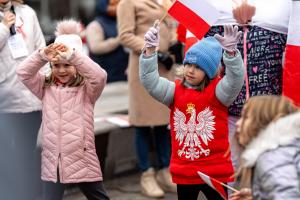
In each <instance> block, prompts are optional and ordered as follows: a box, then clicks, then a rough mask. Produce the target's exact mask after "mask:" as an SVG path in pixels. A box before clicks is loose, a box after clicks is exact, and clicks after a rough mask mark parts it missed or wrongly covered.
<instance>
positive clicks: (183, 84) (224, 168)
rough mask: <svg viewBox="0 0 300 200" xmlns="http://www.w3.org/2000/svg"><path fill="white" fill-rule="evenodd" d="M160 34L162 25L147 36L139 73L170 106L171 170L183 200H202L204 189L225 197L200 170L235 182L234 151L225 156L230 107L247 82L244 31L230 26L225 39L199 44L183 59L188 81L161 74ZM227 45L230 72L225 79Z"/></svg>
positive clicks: (150, 89)
mask: <svg viewBox="0 0 300 200" xmlns="http://www.w3.org/2000/svg"><path fill="white" fill-rule="evenodd" d="M158 32H159V28H158V27H151V28H150V29H149V31H148V32H147V33H146V34H145V43H146V45H145V47H146V49H145V51H144V52H143V53H142V55H141V56H140V72H139V73H140V74H139V75H140V80H141V82H142V83H143V85H144V87H145V88H146V90H147V91H148V92H149V93H150V94H151V95H152V96H153V97H154V98H155V99H156V100H158V101H160V102H162V103H163V104H165V105H167V106H168V107H169V108H170V110H171V113H170V119H171V120H170V126H171V137H172V157H171V162H170V171H171V174H172V180H173V182H174V183H176V184H177V194H178V199H179V200H186V199H189V200H197V197H198V194H199V191H202V192H203V193H204V194H205V196H206V198H207V199H210V200H211V199H213V200H218V199H220V200H221V199H222V197H221V196H220V195H219V194H218V193H217V192H216V191H214V190H213V189H212V188H210V187H209V186H208V185H207V184H205V183H204V182H203V180H202V179H201V178H200V177H199V176H198V174H197V172H198V171H201V172H203V173H205V174H207V175H208V176H211V177H213V178H216V179H217V180H219V181H222V182H229V181H232V179H231V176H232V175H233V167H232V163H231V160H230V155H228V156H229V157H226V156H224V154H225V153H226V151H227V149H228V148H229V143H228V128H227V127H228V126H227V116H228V114H227V106H229V105H230V104H231V103H232V102H233V101H234V99H235V98H236V96H237V95H238V93H239V91H240V90H241V88H242V85H243V76H244V68H243V61H242V58H241V55H240V52H239V51H238V50H237V49H236V44H237V42H238V40H239V38H240V36H241V33H240V32H238V30H237V27H234V28H233V27H232V26H225V34H224V37H222V36H220V35H216V36H215V37H208V38H204V39H202V40H201V41H199V42H197V43H196V44H194V45H193V46H192V47H191V48H190V49H189V50H188V51H187V53H186V55H185V58H184V61H183V65H184V66H183V73H184V74H183V79H182V80H176V81H175V82H171V81H169V80H167V79H165V78H162V77H160V76H159V74H158V70H157V53H156V47H158V44H159V38H158ZM222 47H223V49H224V50H225V52H224V54H223V60H224V64H225V65H226V75H225V76H224V77H223V78H220V77H219V76H218V75H217V74H218V73H217V72H218V68H219V65H220V62H221V58H222Z"/></svg>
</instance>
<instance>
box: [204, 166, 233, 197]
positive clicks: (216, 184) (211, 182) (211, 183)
mask: <svg viewBox="0 0 300 200" xmlns="http://www.w3.org/2000/svg"><path fill="white" fill-rule="evenodd" d="M198 174H199V176H200V178H201V179H202V180H203V181H204V182H205V183H206V184H207V185H209V186H210V187H212V188H213V189H214V190H216V191H217V192H218V193H219V194H220V195H221V196H222V197H223V199H225V200H227V199H228V197H227V193H226V191H225V189H224V187H223V185H222V184H223V183H222V182H220V181H218V180H217V179H214V178H212V177H209V176H207V175H206V174H204V173H202V172H200V171H198Z"/></svg>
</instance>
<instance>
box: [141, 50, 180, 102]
mask: <svg viewBox="0 0 300 200" xmlns="http://www.w3.org/2000/svg"><path fill="white" fill-rule="evenodd" d="M139 76H140V80H141V83H142V84H143V85H144V87H145V88H146V90H147V91H148V92H149V94H150V95H151V96H152V97H153V98H155V99H156V100H158V101H159V102H161V103H163V104H165V105H167V106H169V105H170V104H172V103H173V98H174V91H175V83H174V82H172V81H169V80H168V79H166V78H163V77H160V76H159V74H158V64H157V53H154V54H152V55H151V56H146V55H145V54H143V53H142V54H141V55H140V60H139Z"/></svg>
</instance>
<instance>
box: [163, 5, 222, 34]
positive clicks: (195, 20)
mask: <svg viewBox="0 0 300 200" xmlns="http://www.w3.org/2000/svg"><path fill="white" fill-rule="evenodd" d="M168 13H169V14H170V15H171V16H172V17H174V18H175V19H176V20H177V21H178V22H180V23H182V24H183V25H184V26H185V27H186V28H187V29H188V30H189V31H190V32H192V33H193V34H194V35H195V36H196V37H197V38H198V39H199V40H200V39H202V37H203V36H204V35H205V34H206V33H207V31H208V30H209V29H210V27H211V26H212V25H213V24H214V23H215V22H216V21H217V19H218V17H219V15H220V13H219V11H218V10H217V9H216V8H215V7H213V6H212V5H210V4H209V3H208V2H207V1H206V0H177V1H175V3H174V4H173V5H172V6H171V7H170V9H169V10H168Z"/></svg>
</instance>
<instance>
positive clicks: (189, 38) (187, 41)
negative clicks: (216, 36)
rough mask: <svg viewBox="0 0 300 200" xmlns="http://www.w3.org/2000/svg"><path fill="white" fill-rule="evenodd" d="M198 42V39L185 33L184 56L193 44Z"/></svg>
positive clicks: (189, 33) (188, 32) (191, 34)
mask: <svg viewBox="0 0 300 200" xmlns="http://www.w3.org/2000/svg"><path fill="white" fill-rule="evenodd" d="M196 42H198V39H197V38H196V37H195V36H194V35H193V33H191V32H190V31H189V30H187V32H186V38H185V47H184V54H185V53H186V52H187V51H188V50H189V48H190V47H191V46H193V44H195V43H196Z"/></svg>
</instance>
